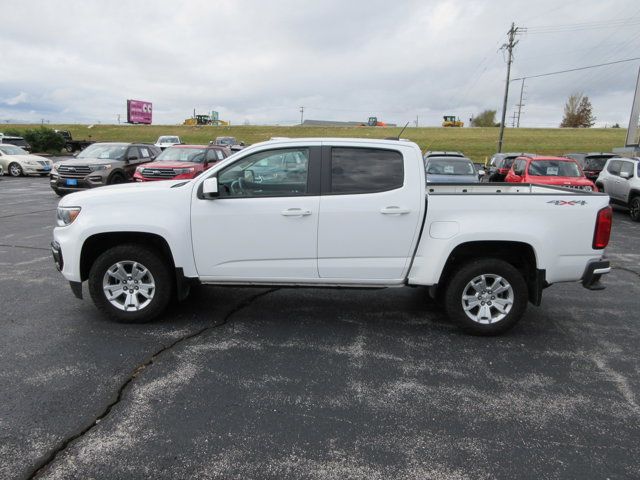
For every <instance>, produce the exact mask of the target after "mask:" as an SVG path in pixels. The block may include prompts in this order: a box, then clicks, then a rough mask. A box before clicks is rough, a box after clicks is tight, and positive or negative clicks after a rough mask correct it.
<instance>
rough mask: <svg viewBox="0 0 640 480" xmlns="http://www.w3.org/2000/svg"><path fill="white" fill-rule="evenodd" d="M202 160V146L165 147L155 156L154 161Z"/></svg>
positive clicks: (200, 161) (198, 161) (199, 161)
mask: <svg viewBox="0 0 640 480" xmlns="http://www.w3.org/2000/svg"><path fill="white" fill-rule="evenodd" d="M203 161H204V148H167V149H166V150H165V151H164V152H162V153H161V154H160V155H158V156H157V157H156V162H197V163H202V162H203Z"/></svg>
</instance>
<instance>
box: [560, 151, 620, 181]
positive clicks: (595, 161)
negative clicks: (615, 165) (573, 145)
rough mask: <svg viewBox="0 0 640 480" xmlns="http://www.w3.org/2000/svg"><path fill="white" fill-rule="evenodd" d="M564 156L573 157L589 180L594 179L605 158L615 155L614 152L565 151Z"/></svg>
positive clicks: (605, 160) (600, 169)
mask: <svg viewBox="0 0 640 480" xmlns="http://www.w3.org/2000/svg"><path fill="white" fill-rule="evenodd" d="M565 157H568V158H573V159H574V160H575V161H576V162H578V165H580V168H582V171H583V172H584V174H585V176H586V177H587V178H588V179H589V180H591V181H594V182H595V181H596V179H597V178H598V175H600V172H601V171H602V169H603V168H604V164H605V163H607V160H609V159H610V158H613V157H617V155H616V154H615V153H605V152H592V153H567V154H566V155H565Z"/></svg>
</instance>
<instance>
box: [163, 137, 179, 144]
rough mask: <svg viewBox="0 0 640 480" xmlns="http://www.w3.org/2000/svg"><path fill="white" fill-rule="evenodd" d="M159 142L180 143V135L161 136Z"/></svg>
mask: <svg viewBox="0 0 640 480" xmlns="http://www.w3.org/2000/svg"><path fill="white" fill-rule="evenodd" d="M158 143H180V140H179V139H178V137H160V139H159V140H158Z"/></svg>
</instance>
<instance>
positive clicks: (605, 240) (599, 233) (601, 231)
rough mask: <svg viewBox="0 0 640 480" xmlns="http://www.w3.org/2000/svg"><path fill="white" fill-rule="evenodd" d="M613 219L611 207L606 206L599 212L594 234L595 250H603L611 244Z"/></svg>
mask: <svg viewBox="0 0 640 480" xmlns="http://www.w3.org/2000/svg"><path fill="white" fill-rule="evenodd" d="M612 221H613V210H612V209H611V207H604V208H603V209H602V210H600V211H599V212H598V217H597V218H596V231H595V232H594V234H593V248H594V249H595V250H601V249H603V248H605V247H606V246H607V245H609V237H610V236H611V222H612Z"/></svg>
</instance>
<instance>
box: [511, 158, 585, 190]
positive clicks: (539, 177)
mask: <svg viewBox="0 0 640 480" xmlns="http://www.w3.org/2000/svg"><path fill="white" fill-rule="evenodd" d="M505 182H508V183H535V184H536V185H556V186H558V187H566V188H576V189H579V190H584V191H587V192H593V191H596V192H597V191H598V189H597V188H596V186H595V184H594V183H593V182H592V181H591V180H589V179H588V178H587V177H585V175H584V173H583V172H582V169H581V168H580V166H579V165H578V162H576V161H575V160H573V159H572V158H566V157H541V156H540V157H518V158H516V159H515V161H514V162H513V165H512V166H511V168H510V169H509V172H508V173H507V176H506V178H505Z"/></svg>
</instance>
